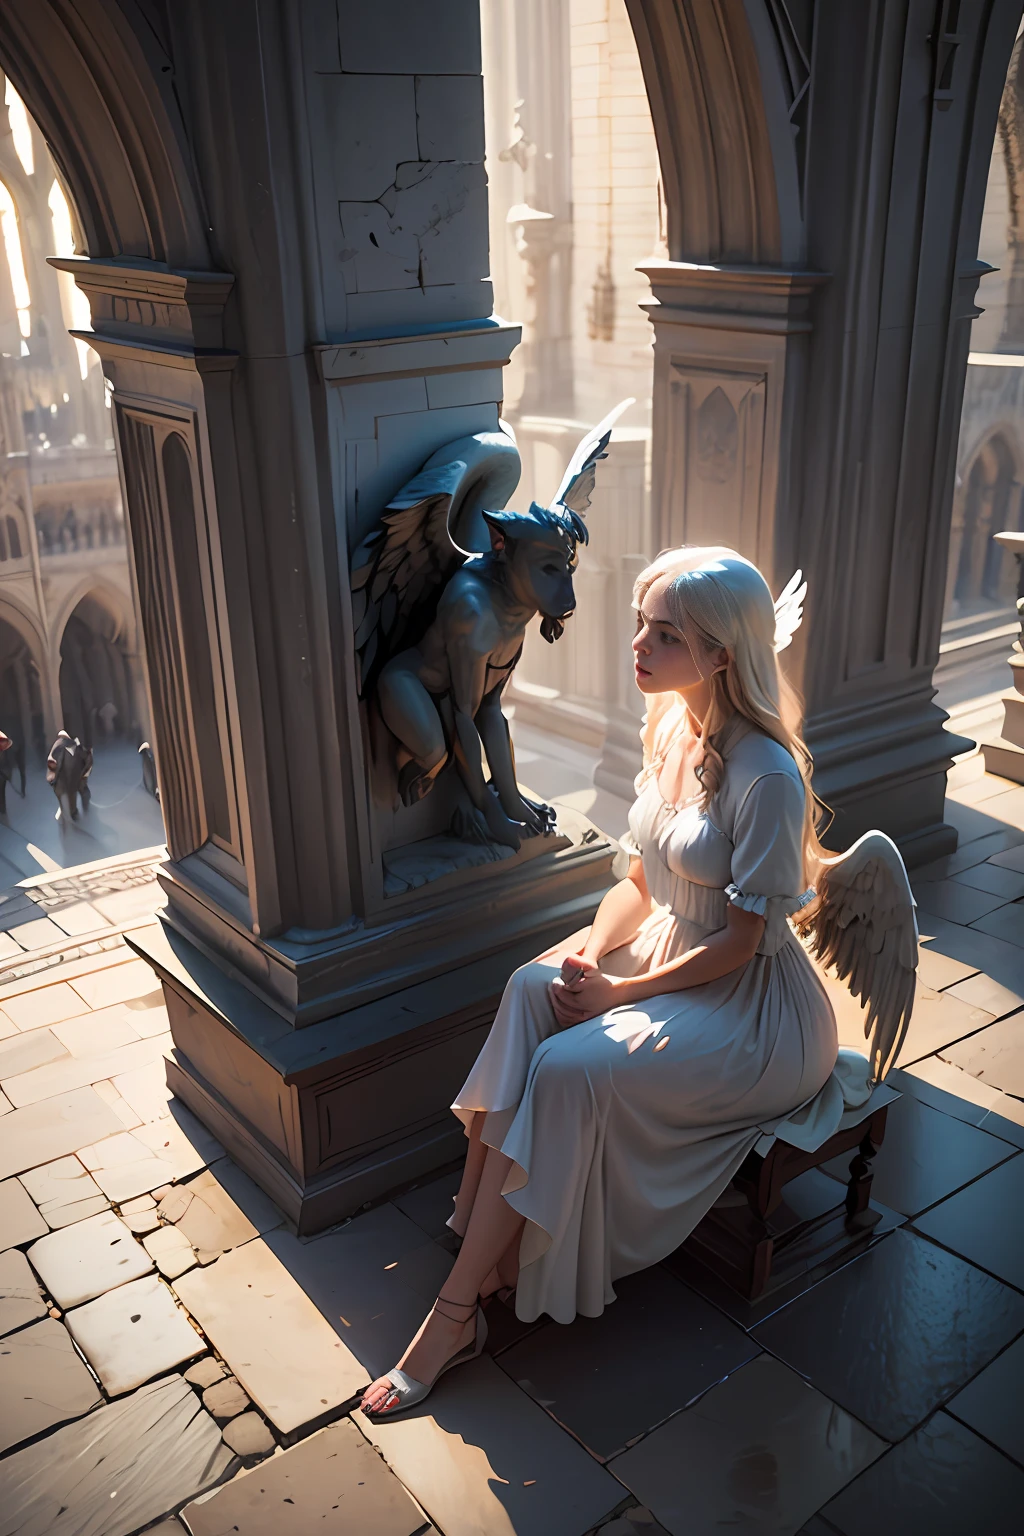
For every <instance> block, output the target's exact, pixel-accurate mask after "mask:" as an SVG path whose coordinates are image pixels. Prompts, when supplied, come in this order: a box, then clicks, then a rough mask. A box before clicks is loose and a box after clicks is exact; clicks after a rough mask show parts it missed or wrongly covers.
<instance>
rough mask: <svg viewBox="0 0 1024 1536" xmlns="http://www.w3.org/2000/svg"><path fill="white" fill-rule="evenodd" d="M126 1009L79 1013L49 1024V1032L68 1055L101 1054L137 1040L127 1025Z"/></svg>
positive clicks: (137, 1035) (129, 1015) (129, 1023)
mask: <svg viewBox="0 0 1024 1536" xmlns="http://www.w3.org/2000/svg"><path fill="white" fill-rule="evenodd" d="M130 1021H131V1014H130V1013H129V1012H128V1010H127V1008H125V1007H123V1006H121V1005H119V1006H118V1007H116V1008H100V1009H98V1010H97V1012H96V1013H82V1014H79V1016H78V1018H76V1019H65V1020H64V1022H63V1023H61V1024H53V1025H51V1029H52V1032H53V1034H55V1035H56V1037H57V1039H58V1040H59V1041H60V1043H61V1044H62V1045H63V1046H64V1048H65V1050H67V1051H70V1053H71V1055H72V1056H101V1055H105V1054H106V1053H107V1052H108V1051H116V1050H117V1049H118V1047H119V1046H122V1045H134V1044H135V1042H136V1041H137V1040H139V1039H141V1036H140V1035H139V1032H138V1030H136V1029H133V1028H132V1026H131V1022H130Z"/></svg>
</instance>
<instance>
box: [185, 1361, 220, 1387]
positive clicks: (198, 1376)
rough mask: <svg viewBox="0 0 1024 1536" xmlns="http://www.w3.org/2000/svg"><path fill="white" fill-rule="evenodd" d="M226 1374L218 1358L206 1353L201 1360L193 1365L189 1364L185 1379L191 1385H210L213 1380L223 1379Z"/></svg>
mask: <svg viewBox="0 0 1024 1536" xmlns="http://www.w3.org/2000/svg"><path fill="white" fill-rule="evenodd" d="M227 1374H228V1373H227V1371H226V1370H225V1368H224V1366H223V1365H222V1364H221V1362H220V1361H219V1360H215V1359H214V1358H213V1356H212V1355H206V1356H204V1358H203V1359H202V1360H197V1361H196V1363H195V1365H190V1366H189V1368H188V1370H187V1371H186V1372H185V1380H186V1381H187V1382H190V1383H191V1384H192V1386H193V1387H212V1386H213V1384H214V1382H215V1381H223V1380H224V1378H225V1376H226V1375H227Z"/></svg>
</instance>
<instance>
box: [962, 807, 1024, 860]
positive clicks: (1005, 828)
mask: <svg viewBox="0 0 1024 1536" xmlns="http://www.w3.org/2000/svg"><path fill="white" fill-rule="evenodd" d="M999 798H1000V797H999V796H996V797H995V800H994V801H990V802H989V803H988V804H986V806H985V809H984V810H983V811H981V810H976V809H975V808H974V807H973V806H969V805H958V804H957V802H956V801H955V800H948V801H947V802H946V806H945V810H944V813H943V814H944V816H945V819H946V820H947V821H948V822H949V824H950V825H951V826H954V827H956V830H957V832H958V833H959V835H960V848H967V847H969V846H970V844H971V843H973V842H978V841H979V840H980V839H982V838H989V837H994V836H1006V837H1008V838H1011V839H1012V840H1013V842H1014V843H1024V834H1021V832H1020V831H1019V830H1018V829H1017V828H1016V827H1015V826H1014V825H1012V824H1011V823H1009V822H1007V821H1005V820H1004V819H1003V817H1001V816H997V815H996V814H995V812H994V811H993V810H992V804H993V803H995V802H997V801H998V800H999ZM1014 833H1016V836H1014ZM1006 846H1007V847H1008V848H1009V847H1010V846H1011V844H1010V843H1009V842H1008V843H1007V844H1006ZM960 848H958V849H957V852H960Z"/></svg>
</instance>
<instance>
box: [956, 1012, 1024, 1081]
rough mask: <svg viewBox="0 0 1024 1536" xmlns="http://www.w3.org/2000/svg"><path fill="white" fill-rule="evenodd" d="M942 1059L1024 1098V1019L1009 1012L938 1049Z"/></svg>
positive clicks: (973, 1075) (981, 1079)
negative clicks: (957, 1042) (986, 1025)
mask: <svg viewBox="0 0 1024 1536" xmlns="http://www.w3.org/2000/svg"><path fill="white" fill-rule="evenodd" d="M942 1056H943V1059H944V1060H946V1061H951V1062H952V1063H953V1065H954V1066H957V1067H963V1069H964V1071H965V1072H969V1073H970V1074H971V1076H972V1077H977V1078H979V1079H980V1081H981V1082H983V1083H988V1084H990V1085H991V1086H992V1087H993V1088H1000V1089H1002V1091H1003V1092H1004V1093H1010V1094H1013V1096H1014V1097H1015V1098H1018V1099H1024V1020H1021V1019H1019V1018H1017V1017H1016V1016H1011V1017H1010V1018H1008V1019H1000V1020H999V1022H998V1024H990V1025H989V1026H988V1028H987V1029H983V1030H982V1031H981V1033H980V1034H978V1035H972V1036H971V1038H970V1039H969V1040H963V1041H961V1042H960V1044H959V1045H951V1046H949V1047H948V1049H946V1050H943V1052H942Z"/></svg>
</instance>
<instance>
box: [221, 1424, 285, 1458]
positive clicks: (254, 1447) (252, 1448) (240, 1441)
mask: <svg viewBox="0 0 1024 1536" xmlns="http://www.w3.org/2000/svg"><path fill="white" fill-rule="evenodd" d="M221 1434H222V1435H223V1436H224V1444H225V1445H230V1447H231V1449H232V1450H233V1451H234V1453H235V1455H236V1456H266V1455H267V1454H268V1453H269V1452H270V1451H272V1450H273V1449H274V1445H275V1441H274V1437H273V1435H272V1434H271V1433H270V1430H269V1429H268V1427H267V1425H266V1423H265V1421H264V1420H263V1419H261V1418H260V1416H259V1414H258V1413H240V1414H239V1415H238V1417H237V1419H231V1420H230V1421H229V1422H228V1423H227V1424H225V1425H224V1427H223V1429H222V1430H221Z"/></svg>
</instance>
